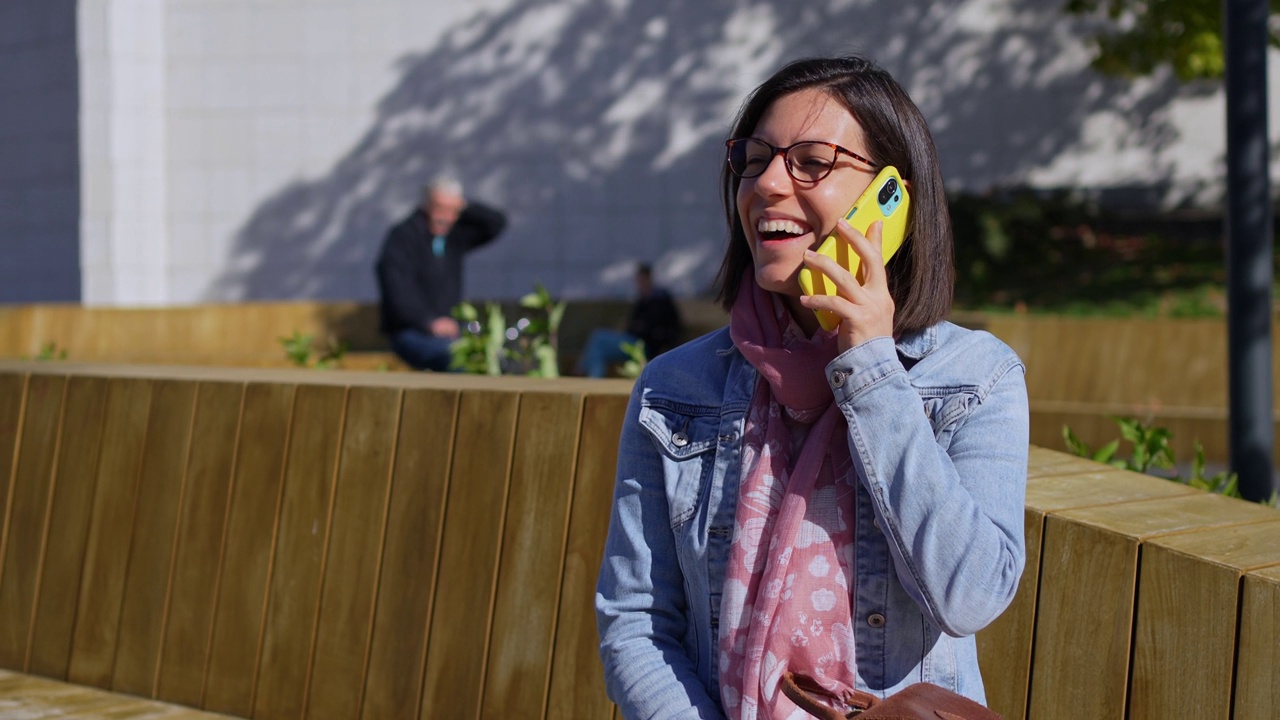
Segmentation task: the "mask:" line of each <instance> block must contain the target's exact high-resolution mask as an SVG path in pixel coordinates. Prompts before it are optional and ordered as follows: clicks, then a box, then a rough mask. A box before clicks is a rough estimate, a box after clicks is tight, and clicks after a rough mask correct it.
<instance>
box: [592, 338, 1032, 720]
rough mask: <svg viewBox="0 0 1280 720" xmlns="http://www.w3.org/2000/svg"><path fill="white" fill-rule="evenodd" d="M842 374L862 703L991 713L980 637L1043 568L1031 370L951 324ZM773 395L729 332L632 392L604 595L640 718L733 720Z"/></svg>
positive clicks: (619, 685)
mask: <svg viewBox="0 0 1280 720" xmlns="http://www.w3.org/2000/svg"><path fill="white" fill-rule="evenodd" d="M826 375H827V381H828V384H829V385H830V387H831V391H832V393H833V395H834V397H835V401H836V403H837V404H838V406H839V408H840V410H841V412H842V413H843V414H844V417H845V418H846V420H847V421H848V442H849V450H850V454H851V455H852V459H853V468H852V470H853V472H854V474H856V477H857V480H853V479H852V478H849V482H851V483H852V484H853V485H854V486H855V488H856V493H855V500H854V503H855V518H856V526H855V529H854V533H855V540H854V543H855V555H856V557H855V560H854V572H855V578H854V589H853V593H854V596H853V618H854V625H855V632H854V643H855V649H854V652H855V655H856V658H857V661H858V662H857V672H858V675H857V685H858V689H860V690H865V691H868V692H872V693H875V694H877V695H880V696H882V697H883V696H885V695H888V694H890V693H893V692H896V691H897V690H900V689H902V688H904V687H906V686H907V685H909V684H911V683H914V682H919V681H928V682H932V683H935V684H938V685H942V686H944V687H947V688H950V689H952V690H955V691H956V692H959V693H961V694H963V695H967V696H968V697H970V698H973V699H975V700H977V701H979V702H985V695H984V692H983V687H982V678H981V676H980V675H979V672H978V660H977V650H976V645H975V642H974V639H973V634H974V633H975V632H977V631H978V630H979V629H981V628H982V627H984V626H986V625H987V624H988V623H990V622H991V621H992V620H993V619H995V618H996V617H997V616H998V615H999V614H1000V613H1001V612H1002V611H1003V610H1004V609H1005V607H1007V606H1008V604H1009V602H1010V601H1011V600H1012V599H1013V595H1014V591H1015V590H1016V588H1017V584H1018V578H1019V577H1020V575H1021V574H1022V568H1023V563H1024V561H1025V555H1026V552H1025V547H1024V543H1023V533H1022V522H1023V505H1024V498H1025V487H1026V473H1027V447H1028V419H1027V393H1026V386H1025V383H1024V368H1023V365H1022V362H1021V361H1020V360H1019V359H1018V357H1017V356H1016V355H1015V354H1014V353H1013V351H1012V350H1011V349H1009V348H1008V347H1007V346H1006V345H1005V344H1004V343H1002V342H1000V341H999V340H997V339H996V338H995V337H993V336H992V335H990V334H988V333H985V332H980V331H972V330H966V329H963V328H960V327H957V326H955V325H952V324H950V323H945V322H944V323H940V324H938V325H935V326H932V327H930V328H927V329H926V330H923V331H921V332H919V333H915V334H912V335H909V336H906V337H903V338H901V339H900V340H899V341H898V342H897V343H896V345H895V343H894V341H893V340H892V339H890V338H877V339H874V340H870V341H868V342H866V343H863V344H861V345H858V346H857V347H854V348H851V349H850V350H848V351H846V352H844V353H842V354H841V355H839V356H838V357H836V358H835V359H834V360H833V361H832V362H831V363H830V364H829V365H828V366H827V368H826ZM756 378H757V374H756V371H755V368H753V367H752V366H751V365H750V364H749V363H748V362H747V361H746V360H745V358H744V357H743V356H742V354H741V353H740V352H738V350H737V348H736V347H735V346H734V345H733V341H732V340H731V339H730V337H729V332H728V329H727V328H725V329H721V330H718V331H716V332H713V333H711V334H709V335H706V336H704V337H702V338H700V339H698V340H695V341H693V342H691V343H688V344H686V345H684V346H681V347H679V348H677V349H675V350H672V351H669V352H667V353H665V354H663V355H660V356H659V357H657V358H655V359H654V360H653V361H652V362H651V363H649V364H648V365H647V366H646V368H645V371H644V372H643V373H642V374H641V376H640V378H639V379H638V380H637V381H636V384H635V388H634V390H633V391H632V395H631V402H630V404H629V406H628V409H627V416H626V420H625V423H624V425H623V431H622V438H621V445H620V448H619V453H618V473H617V483H616V486H615V491H614V502H613V511H612V517H611V520H610V527H609V535H608V539H607V541H606V545H605V555H604V561H603V563H602V566H601V569H600V577H599V582H598V585H597V591H596V616H597V623H598V627H599V632H600V653H601V658H602V660H603V661H604V667H605V677H606V684H607V687H608V692H609V696H610V697H611V698H612V699H613V701H614V702H616V703H617V704H618V705H619V707H620V708H621V710H622V713H623V715H624V716H625V717H627V718H721V717H723V713H722V711H721V707H720V689H719V681H718V676H717V675H718V670H717V667H718V658H719V651H718V647H717V641H718V640H717V636H718V631H719V614H720V597H721V588H722V586H723V584H724V575H725V569H726V565H727V561H728V555H729V544H730V541H731V540H732V537H731V536H732V532H733V527H734V516H735V514H736V510H737V502H738V483H739V476H740V473H741V460H740V458H741V450H742V437H743V423H744V419H745V417H746V414H747V409H748V407H749V405H750V403H751V399H752V393H753V392H754V391H755V389H756V384H757V383H756ZM917 409H918V410H921V411H923V412H917Z"/></svg>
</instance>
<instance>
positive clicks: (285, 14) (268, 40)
mask: <svg viewBox="0 0 1280 720" xmlns="http://www.w3.org/2000/svg"><path fill="white" fill-rule="evenodd" d="M305 12H306V9H305V6H304V5H302V4H299V3H293V2H281V1H280V0H271V1H270V2H261V3H256V4H255V5H254V6H253V11H252V15H251V18H250V27H249V34H250V36H251V42H252V44H253V49H252V54H253V57H258V58H272V59H276V60H280V59H292V58H298V57H300V56H302V55H303V54H304V50H305V47H306V45H305V43H304V41H303V37H302V33H301V32H299V29H298V24H299V18H300V17H301V16H302V15H303V13H305Z"/></svg>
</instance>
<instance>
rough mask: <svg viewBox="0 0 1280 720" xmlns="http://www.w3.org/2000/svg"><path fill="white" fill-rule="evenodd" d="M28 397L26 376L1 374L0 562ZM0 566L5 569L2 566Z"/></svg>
mask: <svg viewBox="0 0 1280 720" xmlns="http://www.w3.org/2000/svg"><path fill="white" fill-rule="evenodd" d="M26 397H27V373H24V372H13V371H8V372H0V559H3V558H4V544H5V532H4V528H5V527H6V525H7V521H8V518H9V490H10V488H12V487H13V476H14V473H15V472H16V470H17V468H16V467H15V466H14V462H15V461H16V460H17V459H18V440H19V432H18V431H19V429H20V428H21V427H22V411H23V405H24V404H25V402H26ZM0 567H3V566H2V565H0Z"/></svg>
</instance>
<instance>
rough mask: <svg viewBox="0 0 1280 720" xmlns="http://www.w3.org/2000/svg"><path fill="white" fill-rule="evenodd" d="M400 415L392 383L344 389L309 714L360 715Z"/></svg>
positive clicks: (344, 718)
mask: <svg viewBox="0 0 1280 720" xmlns="http://www.w3.org/2000/svg"><path fill="white" fill-rule="evenodd" d="M399 416H400V392H399V391H398V390H393V389H390V388H361V387H354V388H351V390H350V391H349V393H348V396H347V409H346V423H345V429H344V431H343V434H342V456H341V460H340V461H339V464H338V481H337V485H336V487H335V489H334V502H333V520H332V522H331V524H330V527H331V529H330V532H329V535H330V540H329V550H328V559H327V560H326V562H325V570H324V586H323V589H322V591H321V595H320V616H319V619H318V620H317V631H316V649H315V659H314V661H313V664H312V670H311V680H310V686H311V692H310V695H309V696H308V699H307V706H306V707H307V712H306V716H307V717H308V718H316V719H320V718H334V719H335V720H350V719H351V718H356V717H359V715H360V708H361V704H362V703H361V694H362V693H363V691H364V684H365V680H364V678H365V671H366V663H367V662H368V658H369V639H370V635H371V634H372V631H373V611H374V603H375V600H376V598H377V590H378V572H379V560H380V559H381V557H382V543H383V537H384V535H383V534H384V532H385V529H386V520H387V500H388V494H389V491H390V489H391V482H390V481H391V461H392V459H393V458H394V456H395V450H396V430H397V428H396V424H397V421H398V420H399Z"/></svg>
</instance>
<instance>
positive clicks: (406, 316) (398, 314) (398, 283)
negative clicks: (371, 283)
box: [375, 226, 430, 332]
mask: <svg viewBox="0 0 1280 720" xmlns="http://www.w3.org/2000/svg"><path fill="white" fill-rule="evenodd" d="M413 240H414V238H413V237H412V236H410V235H409V233H408V231H407V230H406V229H405V228H404V227H402V226H397V227H395V228H392V229H391V231H390V232H389V233H388V235H387V240H386V242H385V243H384V244H383V247H382V253H381V254H380V255H379V256H378V264H377V266H376V268H375V269H376V274H377V277H378V292H379V295H380V297H381V302H382V312H383V315H384V317H386V318H387V320H389V321H390V323H391V324H392V329H403V328H406V327H410V328H417V329H419V330H422V331H423V332H428V328H427V322H428V321H429V320H430V318H428V317H427V315H428V310H427V297H426V294H425V293H424V291H423V288H421V287H419V286H418V280H417V277H416V276H415V274H414V268H413V258H412V257H411V256H410V255H409V251H408V246H409V243H411V242H413Z"/></svg>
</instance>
